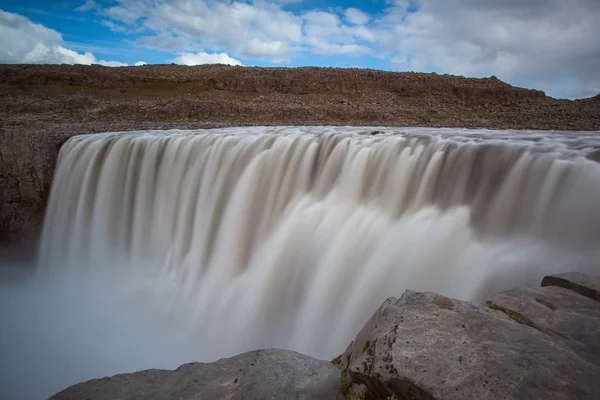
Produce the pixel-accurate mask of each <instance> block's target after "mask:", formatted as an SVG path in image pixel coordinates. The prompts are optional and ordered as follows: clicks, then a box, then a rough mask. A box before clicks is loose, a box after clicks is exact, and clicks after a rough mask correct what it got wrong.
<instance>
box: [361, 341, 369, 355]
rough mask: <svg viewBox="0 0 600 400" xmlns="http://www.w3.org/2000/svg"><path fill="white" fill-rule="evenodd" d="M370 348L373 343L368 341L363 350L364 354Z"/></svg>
mask: <svg viewBox="0 0 600 400" xmlns="http://www.w3.org/2000/svg"><path fill="white" fill-rule="evenodd" d="M369 346H371V342H369V341H368V340H367V341H366V342H365V344H364V346H363V348H362V352H363V353H364V352H365V351H367V350H369Z"/></svg>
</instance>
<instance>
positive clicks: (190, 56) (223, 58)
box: [173, 52, 242, 65]
mask: <svg viewBox="0 0 600 400" xmlns="http://www.w3.org/2000/svg"><path fill="white" fill-rule="evenodd" d="M173 62H174V63H175V64H182V65H202V64H228V65H242V63H241V62H240V61H239V60H236V59H235V58H231V57H229V56H228V55H227V54H225V53H205V52H199V53H181V54H180V55H179V56H177V57H176V58H175V59H174V60H173Z"/></svg>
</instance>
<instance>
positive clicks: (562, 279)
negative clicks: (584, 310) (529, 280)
mask: <svg viewBox="0 0 600 400" xmlns="http://www.w3.org/2000/svg"><path fill="white" fill-rule="evenodd" d="M542 286H543V287H544V286H558V287H562V288H565V289H569V290H573V291H575V292H577V293H579V294H581V295H583V296H585V297H589V298H590V299H592V300H596V301H598V302H600V278H598V277H593V276H588V275H584V274H580V273H578V272H567V273H564V274H558V275H548V276H546V277H544V279H543V280H542Z"/></svg>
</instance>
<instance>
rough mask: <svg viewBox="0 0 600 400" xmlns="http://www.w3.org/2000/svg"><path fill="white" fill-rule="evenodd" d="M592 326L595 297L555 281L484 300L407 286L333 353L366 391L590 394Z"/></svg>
mask: <svg viewBox="0 0 600 400" xmlns="http://www.w3.org/2000/svg"><path fill="white" fill-rule="evenodd" d="M563 278H564V277H563ZM573 280H575V279H574V278H573ZM545 282H548V278H547V279H545ZM577 282H578V284H580V285H582V286H585V282H592V283H593V280H592V278H590V279H585V278H584V277H583V276H580V275H579V276H578V278H577ZM599 333H600V303H598V302H596V301H594V300H592V299H590V298H588V297H585V296H582V295H580V294H579V293H577V292H575V291H572V290H568V289H564V288H560V287H546V288H539V289H518V290H513V291H509V292H504V293H501V294H499V295H497V296H495V297H493V298H492V299H490V300H489V301H488V302H487V303H486V305H475V304H472V303H469V302H463V301H458V300H453V299H449V298H447V297H443V296H440V295H438V294H435V293H417V292H412V291H407V292H406V293H405V294H404V295H403V296H402V297H400V299H398V300H396V299H394V298H390V299H388V300H387V301H386V302H384V304H383V305H382V306H381V307H380V308H379V309H378V310H377V311H376V312H375V314H374V315H373V317H372V318H371V319H370V320H369V322H368V323H367V324H366V325H365V327H364V328H363V330H362V331H361V332H360V333H359V334H358V336H357V337H356V340H355V341H354V342H353V343H351V345H350V346H349V347H348V349H347V350H346V352H345V353H344V354H342V355H341V356H340V357H339V358H337V359H336V360H334V362H335V364H336V365H337V366H339V367H340V369H341V370H342V374H343V378H342V380H343V381H345V382H348V384H351V385H352V387H353V389H352V390H355V391H357V392H361V391H363V392H364V393H365V397H366V398H367V399H386V398H392V396H395V398H397V399H437V400H441V399H496V398H503V399H537V398H539V399H542V398H543V399H548V398H553V399H574V398H577V399H595V398H597V396H598V393H600V357H599V356H600V347H599V342H598V337H600V336H599Z"/></svg>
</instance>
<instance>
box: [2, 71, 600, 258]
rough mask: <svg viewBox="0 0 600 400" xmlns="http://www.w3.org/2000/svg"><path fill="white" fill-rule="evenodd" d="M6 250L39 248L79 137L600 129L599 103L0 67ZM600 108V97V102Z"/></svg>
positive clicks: (406, 84) (457, 82) (280, 77)
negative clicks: (55, 185)
mask: <svg viewBox="0 0 600 400" xmlns="http://www.w3.org/2000/svg"><path fill="white" fill-rule="evenodd" d="M0 94H1V95H0V205H1V206H2V207H1V209H0V210H1V211H0V246H1V245H3V244H4V245H6V244H7V243H12V244H14V243H20V242H22V241H30V240H33V239H35V237H36V235H37V233H38V232H39V229H40V227H41V224H42V218H43V212H44V208H45V204H46V203H45V202H46V199H47V198H48V194H49V187H50V183H51V181H52V174H53V171H54V163H55V160H56V156H57V152H58V149H59V148H60V145H61V144H62V143H64V141H65V140H66V139H67V138H68V137H70V136H72V135H75V134H82V133H93V132H106V131H119V130H141V129H168V128H184V129H185V128H201V127H220V126H229V125H289V124H294V125H323V124H330V125H394V126H436V127H438V126H446V127H486V128H527V129H586V130H589V129H600V102H598V100H597V98H592V99H587V100H578V101H570V100H556V99H552V98H549V97H546V96H545V95H544V93H543V92H540V91H535V90H527V89H521V88H515V87H512V86H510V85H508V84H506V83H504V82H501V81H499V80H498V79H496V78H495V77H491V78H487V79H472V78H464V77H459V76H449V75H436V74H420V73H392V72H383V71H374V70H360V69H334V68H298V69H289V68H248V67H229V66H219V65H211V66H199V67H184V66H175V65H162V66H143V67H126V68H108V67H101V66H81V65H79V66H68V65H2V66H0ZM596 97H597V96H596Z"/></svg>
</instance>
